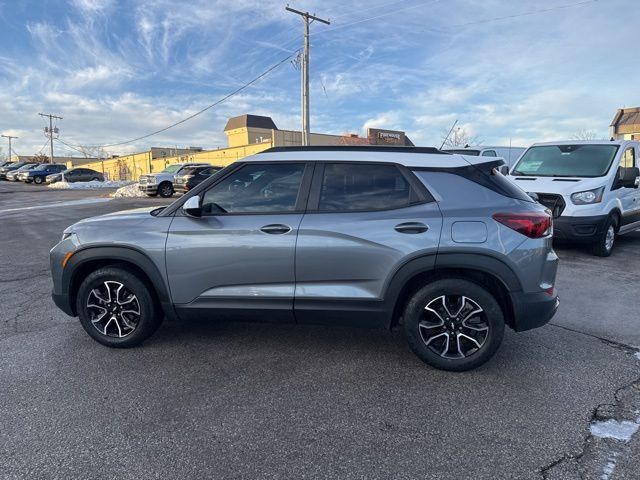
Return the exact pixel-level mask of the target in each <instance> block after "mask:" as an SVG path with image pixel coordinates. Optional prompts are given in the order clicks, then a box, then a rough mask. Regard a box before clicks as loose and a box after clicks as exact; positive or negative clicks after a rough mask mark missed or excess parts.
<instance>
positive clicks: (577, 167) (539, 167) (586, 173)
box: [511, 144, 618, 177]
mask: <svg viewBox="0 0 640 480" xmlns="http://www.w3.org/2000/svg"><path fill="white" fill-rule="evenodd" d="M617 151H618V145H593V144H591V145H544V146H539V147H531V148H530V149H529V150H527V151H526V152H525V154H524V155H523V156H522V158H520V161H519V162H518V164H517V165H516V167H515V168H514V169H513V171H512V172H511V174H512V175H525V176H534V177H602V176H603V175H605V174H606V173H607V172H608V171H609V167H611V163H613V159H614V158H615V156H616V153H617Z"/></svg>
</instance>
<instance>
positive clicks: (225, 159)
mask: <svg viewBox="0 0 640 480" xmlns="http://www.w3.org/2000/svg"><path fill="white" fill-rule="evenodd" d="M224 133H225V135H226V136H227V143H228V146H227V147H226V148H217V149H214V150H204V149H202V148H195V147H190V148H186V149H176V148H160V147H152V148H151V149H149V150H147V151H145V152H138V153H132V154H130V155H121V156H113V157H111V158H107V159H101V160H98V161H93V162H88V163H84V164H83V166H85V167H87V168H92V169H94V170H98V171H100V172H103V173H105V174H106V175H107V176H108V178H110V179H122V180H137V179H138V178H139V177H140V175H143V174H145V173H150V172H158V171H161V170H163V169H164V168H166V167H167V166H168V165H171V164H172V163H181V162H206V163H210V164H212V165H217V166H222V167H224V166H227V165H229V164H230V163H233V162H235V161H236V160H239V159H241V158H244V157H247V156H249V155H255V154H256V153H260V152H262V151H264V150H267V149H268V148H271V147H286V146H300V145H302V132H300V131H296V130H281V129H279V128H278V127H277V126H276V124H275V123H274V121H273V120H272V119H271V117H265V116H261V115H250V114H247V115H240V116H238V117H233V118H230V119H229V120H228V121H227V124H226V125H225V127H224ZM309 140H310V142H311V144H312V145H390V146H393V145H395V146H398V145H405V146H412V145H413V142H411V140H410V139H409V137H407V135H406V134H405V132H402V131H398V130H383V129H374V128H370V129H369V130H368V131H367V136H366V137H361V136H359V135H354V134H345V135H329V134H324V133H311V134H310V135H309Z"/></svg>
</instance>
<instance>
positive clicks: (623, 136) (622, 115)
mask: <svg viewBox="0 0 640 480" xmlns="http://www.w3.org/2000/svg"><path fill="white" fill-rule="evenodd" d="M609 136H610V137H611V138H614V139H615V140H640V107H634V108H619V109H618V111H617V112H616V115H615V117H613V121H612V122H611V125H610V126H609Z"/></svg>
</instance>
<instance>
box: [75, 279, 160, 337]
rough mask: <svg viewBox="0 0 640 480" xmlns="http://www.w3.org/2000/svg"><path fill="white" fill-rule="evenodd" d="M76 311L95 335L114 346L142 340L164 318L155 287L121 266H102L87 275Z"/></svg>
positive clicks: (81, 322)
mask: <svg viewBox="0 0 640 480" xmlns="http://www.w3.org/2000/svg"><path fill="white" fill-rule="evenodd" d="M76 311H77V312H78V317H79V319H80V324H81V325H82V327H83V328H84V329H85V331H86V332H87V333H88V334H89V336H91V338H93V339H94V340H96V341H97V342H99V343H101V344H103V345H106V346H108V347H114V348H128V347H134V346H136V345H139V344H141V343H142V342H143V341H144V340H146V339H147V338H149V337H150V336H151V335H152V334H153V333H154V332H155V331H156V330H157V329H158V327H159V326H160V324H161V323H162V319H163V315H162V311H161V310H160V308H159V307H158V305H157V304H156V301H155V298H154V296H153V294H152V292H151V287H150V286H148V285H147V283H146V282H143V281H142V280H141V279H140V278H138V277H137V276H136V275H134V274H133V273H131V272H129V271H127V270H125V269H122V268H117V267H104V268H100V269H98V270H96V271H94V272H92V273H91V274H89V275H88V276H87V278H85V279H84V281H83V282H82V283H81V285H80V288H79V289H78V297H77V300H76Z"/></svg>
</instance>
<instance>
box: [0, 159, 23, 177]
mask: <svg viewBox="0 0 640 480" xmlns="http://www.w3.org/2000/svg"><path fill="white" fill-rule="evenodd" d="M26 163H27V162H14V163H11V164H9V165H5V166H3V167H0V180H6V179H7V173H9V172H12V171H13V170H17V169H18V168H20V167H22V166H23V165H26Z"/></svg>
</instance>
